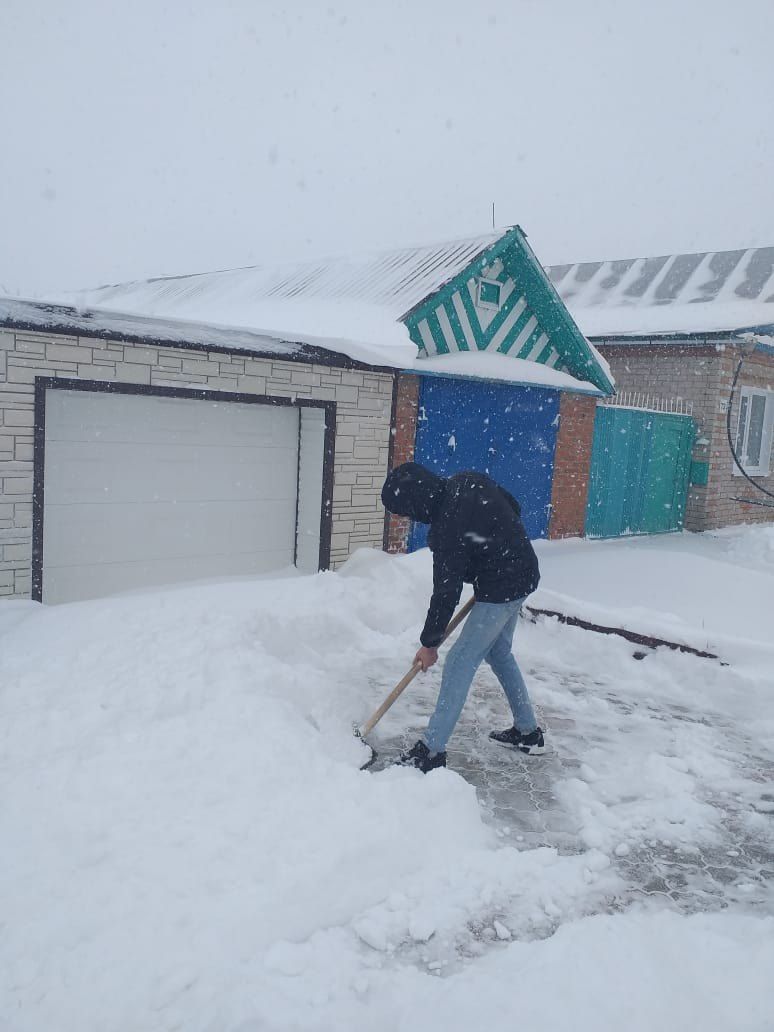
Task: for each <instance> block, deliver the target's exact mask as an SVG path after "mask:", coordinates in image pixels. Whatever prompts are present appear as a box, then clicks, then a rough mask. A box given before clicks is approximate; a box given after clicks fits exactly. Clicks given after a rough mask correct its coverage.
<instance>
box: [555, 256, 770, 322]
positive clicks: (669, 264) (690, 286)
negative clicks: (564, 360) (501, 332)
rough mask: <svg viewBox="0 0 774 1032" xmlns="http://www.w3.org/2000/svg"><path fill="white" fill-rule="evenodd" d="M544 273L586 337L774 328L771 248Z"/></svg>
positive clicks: (566, 267) (585, 265)
mask: <svg viewBox="0 0 774 1032" xmlns="http://www.w3.org/2000/svg"><path fill="white" fill-rule="evenodd" d="M546 271H547V272H548V274H549V276H550V278H551V281H552V282H553V284H554V286H555V287H556V289H557V291H558V293H559V295H560V297H561V298H562V300H563V301H564V302H565V304H566V305H567V307H568V308H569V310H570V312H571V314H572V316H573V318H574V319H575V320H576V322H577V323H578V325H579V326H580V328H581V329H582V330H583V332H584V333H585V334H586V335H587V336H590V337H601V336H613V335H617V334H621V335H636V334H652V335H659V334H679V333H702V332H708V333H709V332H712V331H724V330H736V329H747V328H750V327H758V326H771V325H774V247H760V248H755V249H751V250H747V251H714V252H701V253H698V254H674V255H669V256H661V257H656V258H628V259H623V260H619V261H605V262H581V263H579V264H576V265H554V266H551V267H550V268H548V269H547V270H546Z"/></svg>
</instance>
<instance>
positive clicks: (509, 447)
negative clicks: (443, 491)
mask: <svg viewBox="0 0 774 1032" xmlns="http://www.w3.org/2000/svg"><path fill="white" fill-rule="evenodd" d="M558 417H559V392H558V391H552V390H549V389H546V388H542V387H517V386H513V385H511V384H503V383H494V382H485V381H476V380H468V379H465V380H463V379H453V378H451V377H441V376H434V377H423V378H422V387H421V391H420V397H419V407H418V417H417V432H416V450H415V456H416V461H417V462H419V463H421V464H422V465H424V466H427V467H428V468H429V469H432V470H433V472H435V473H438V474H440V475H441V476H444V477H446V476H450V475H451V474H452V473H458V472H460V471H462V470H477V471H478V472H480V473H487V474H488V475H489V476H491V477H493V478H494V479H495V480H496V481H497V482H498V483H499V484H502V486H503V487H505V488H506V489H507V490H508V491H510V492H511V494H512V495H513V496H514V497H515V498H516V499H518V501H519V504H520V505H521V510H522V518H523V520H524V525H525V527H526V528H527V533H528V534H529V536H530V537H531V538H541V537H546V535H547V533H548V522H549V516H550V505H551V489H552V481H553V470H554V452H555V450H556V437H557V427H558V423H559V418H558ZM426 540H427V527H424V526H422V525H420V524H416V525H415V526H414V529H413V533H412V537H411V547H412V548H421V547H423V546H424V544H425V542H426Z"/></svg>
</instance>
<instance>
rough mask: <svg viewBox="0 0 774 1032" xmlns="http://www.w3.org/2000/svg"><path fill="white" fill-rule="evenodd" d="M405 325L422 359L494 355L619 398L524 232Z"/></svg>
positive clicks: (498, 245) (512, 234) (507, 236)
mask: <svg viewBox="0 0 774 1032" xmlns="http://www.w3.org/2000/svg"><path fill="white" fill-rule="evenodd" d="M402 321H403V323H404V325H405V326H406V328H407V329H408V332H409V335H410V337H411V339H412V340H413V341H414V343H415V344H416V345H417V347H418V348H419V353H420V357H421V358H423V357H427V358H430V357H435V356H442V355H452V354H460V353H465V352H467V353H471V352H488V353H490V354H499V355H505V356H508V357H509V358H518V359H522V360H525V361H528V362H535V363H537V364H538V365H543V366H545V367H546V368H548V369H556V370H557V371H559V372H564V373H567V374H569V375H570V376H572V377H574V378H575V379H577V380H580V381H584V382H587V383H592V384H593V385H594V386H595V387H596V388H598V389H599V390H600V391H601V392H603V393H604V394H611V393H613V391H614V387H613V384H612V382H611V379H610V377H609V375H608V371H607V369H606V367H605V364H604V360H602V359H601V358H600V356H599V355H598V353H597V352H596V351H595V350H594V349H593V348H592V347H591V345H590V344H589V343H588V341H587V340H586V339H585V338H584V336H583V334H582V333H581V332H580V330H579V329H578V327H577V326H576V325H575V323H574V322H573V320H572V317H571V316H570V314H569V312H568V311H567V309H566V307H565V305H564V303H563V301H562V300H561V299H560V297H559V296H558V294H557V293H556V291H555V290H554V287H553V286H552V284H551V282H550V280H549V279H548V277H547V276H546V274H545V272H544V271H543V269H542V267H541V265H540V263H539V262H538V260H537V259H536V257H535V255H534V254H533V252H532V249H531V248H530V246H529V244H528V243H527V239H526V237H525V235H524V233H523V232H522V230H521V229H520V228H519V227H518V226H514V227H513V228H512V229H509V230H508V231H506V232H505V233H504V234H503V235H502V236H501V237H500V238H499V239H498V240H496V241H495V242H494V243H493V244H491V245H490V246H488V247H486V248H485V249H484V250H483V251H482V252H481V253H480V254H479V255H478V256H477V257H476V258H475V259H473V261H471V262H470V264H469V265H468V266H467V267H466V268H464V269H463V270H462V271H461V272H459V273H457V274H456V275H455V276H453V277H452V279H450V280H449V281H448V282H446V283H444V284H443V286H441V287H440V288H439V289H437V290H435V291H434V292H433V293H432V294H430V295H429V296H428V297H426V298H425V299H424V300H422V301H420V302H419V304H417V305H415V307H414V308H412V309H411V310H410V311H408V312H407V313H406V314H405V315H404V316H403V319H402ZM438 364H439V365H440V363H438Z"/></svg>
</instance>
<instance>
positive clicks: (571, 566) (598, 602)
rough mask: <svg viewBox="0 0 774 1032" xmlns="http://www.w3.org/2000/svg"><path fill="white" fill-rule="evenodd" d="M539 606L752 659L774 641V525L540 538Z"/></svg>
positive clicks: (759, 657) (773, 657) (742, 659)
mask: <svg viewBox="0 0 774 1032" xmlns="http://www.w3.org/2000/svg"><path fill="white" fill-rule="evenodd" d="M537 549H538V553H539V555H540V558H541V568H542V571H543V581H542V584H541V587H540V589H539V591H538V593H537V595H535V596H534V599H533V602H534V604H535V605H538V606H542V607H544V608H546V609H558V610H560V611H561V612H564V613H567V614H568V615H574V616H582V617H583V618H585V619H587V620H591V621H596V622H598V623H600V624H604V625H606V626H616V627H629V628H631V629H632V630H637V631H642V632H643V633H645V634H652V635H656V636H660V637H663V638H666V639H667V640H670V641H679V642H683V643H685V644H688V645H693V646H694V647H695V648H699V649H703V650H705V651H711V652H716V653H718V654H721V655H722V657H723V658H726V657H727V656H734V657H735V659H736V660H737V661H738V662H740V663H744V662H746V661H748V660H749V658H750V655H751V653H753V654H754V657H755V658H754V662H756V663H757V662H761V661H762V657H763V655H764V654H765V653H766V651H767V649H766V646H768V647H770V648H771V650H772V652H771V657H770V658H771V662H772V667H773V668H774V619H773V614H774V604H773V602H772V599H773V597H774V596H773V595H772V578H774V526H771V525H770V526H763V525H762V526H749V527H744V528H741V529H740V528H738V527H729V528H727V529H725V530H716V531H708V532H707V533H704V534H689V533H682V534H665V535H658V536H653V537H631V538H616V539H613V540H609V541H589V540H581V539H578V538H575V539H571V540H568V541H562V542H550V543H548V542H538V544H537Z"/></svg>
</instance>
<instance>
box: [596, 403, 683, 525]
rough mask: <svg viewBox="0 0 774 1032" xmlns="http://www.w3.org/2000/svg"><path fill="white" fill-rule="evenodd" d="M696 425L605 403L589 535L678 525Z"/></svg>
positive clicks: (599, 428) (598, 430)
mask: <svg viewBox="0 0 774 1032" xmlns="http://www.w3.org/2000/svg"><path fill="white" fill-rule="evenodd" d="M694 435H695V425H694V422H693V420H692V419H691V418H690V417H688V416H678V415H672V414H671V413H661V412H647V411H643V410H640V409H627V408H615V407H613V406H604V405H603V406H600V407H599V408H598V409H597V414H596V420H595V424H594V443H593V448H592V455H591V477H590V482H589V498H588V505H587V510H586V534H587V535H588V536H589V537H620V536H621V535H624V534H659V533H665V532H667V531H672V530H679V529H680V528H681V527H682V525H683V521H684V518H685V503H686V498H687V493H688V482H689V478H690V467H691V449H692V447H693V439H694Z"/></svg>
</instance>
